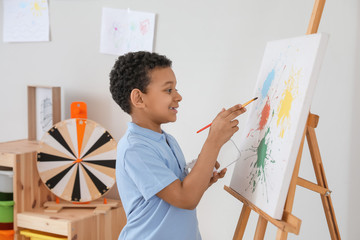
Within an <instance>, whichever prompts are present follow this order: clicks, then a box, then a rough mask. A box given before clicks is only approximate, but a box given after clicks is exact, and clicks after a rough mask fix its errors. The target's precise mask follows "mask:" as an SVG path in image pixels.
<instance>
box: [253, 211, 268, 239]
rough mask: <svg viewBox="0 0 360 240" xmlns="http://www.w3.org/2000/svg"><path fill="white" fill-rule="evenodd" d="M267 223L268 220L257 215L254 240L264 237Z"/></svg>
mask: <svg viewBox="0 0 360 240" xmlns="http://www.w3.org/2000/svg"><path fill="white" fill-rule="evenodd" d="M267 223H268V221H267V220H266V219H265V218H263V217H262V216H259V219H258V222H257V226H256V232H255V236H254V240H263V239H264V236H265V230H266V226H267Z"/></svg>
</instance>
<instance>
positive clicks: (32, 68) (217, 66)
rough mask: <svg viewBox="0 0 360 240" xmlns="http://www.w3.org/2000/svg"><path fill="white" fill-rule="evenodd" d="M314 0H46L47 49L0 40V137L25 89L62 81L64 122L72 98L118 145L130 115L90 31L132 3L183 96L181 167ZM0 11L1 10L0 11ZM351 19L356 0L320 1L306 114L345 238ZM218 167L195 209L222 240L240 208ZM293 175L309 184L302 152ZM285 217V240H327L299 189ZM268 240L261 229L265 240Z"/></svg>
mask: <svg viewBox="0 0 360 240" xmlns="http://www.w3.org/2000/svg"><path fill="white" fill-rule="evenodd" d="M313 2H314V1H311V0H307V1H302V0H297V1H288V0H258V1H253V0H247V1H246V0H242V1H239V0H226V1H215V0H195V1H166V0H153V1H146V0H139V1H130V0H123V1H116V0H103V1H101V0H87V1H85V0H71V1H70V0H50V1H49V8H50V24H51V39H52V40H51V42H46V43H16V44H15V43H3V42H0V83H1V85H0V86H1V87H0V114H1V115H0V141H9V140H17V139H23V138H26V137H27V97H26V94H27V92H26V86H27V85H51V86H61V87H62V93H63V95H62V97H63V118H62V119H67V118H69V117H70V111H69V108H70V107H69V106H70V103H71V102H73V101H85V102H86V103H87V104H88V118H89V119H92V120H94V121H96V122H98V123H100V124H101V125H103V126H104V127H105V128H106V129H108V130H109V131H110V133H112V135H113V136H114V137H115V138H116V139H117V140H119V139H120V138H121V136H122V135H123V133H124V132H125V130H126V122H127V121H129V117H128V116H127V115H126V114H124V113H123V112H122V111H121V110H120V109H119V107H117V105H116V104H115V103H114V102H113V100H112V99H111V96H110V93H109V90H108V86H109V80H108V74H109V72H110V69H111V67H112V65H113V63H114V60H115V59H116V57H115V56H111V55H104V54H100V53H99V42H100V37H99V34H100V23H101V22H100V21H101V10H102V7H113V8H121V9H126V8H130V9H132V10H139V11H146V12H154V13H156V14H157V27H156V43H155V49H154V50H155V51H156V52H159V53H161V54H165V55H167V56H168V57H169V58H171V59H172V60H173V62H174V67H173V68H174V71H175V73H176V75H177V78H178V88H179V90H180V93H181V94H182V96H183V101H182V102H181V105H180V109H179V114H178V121H177V123H175V124H169V125H167V126H164V129H165V130H167V131H168V132H170V133H172V134H173V135H174V136H175V137H176V138H177V139H178V141H179V143H180V145H181V146H182V148H183V151H184V154H185V156H186V157H187V160H191V159H193V158H194V157H196V156H197V154H198V153H199V151H200V148H201V145H202V143H203V141H204V139H205V137H206V133H202V134H201V135H196V134H195V131H196V130H197V129H198V128H199V127H202V126H203V125H204V124H206V123H208V122H210V121H211V120H212V119H213V117H214V116H215V115H216V114H217V113H218V111H220V109H221V108H222V107H229V106H231V105H233V104H235V103H241V102H244V101H246V100H248V99H250V98H251V97H252V95H251V94H252V92H253V88H254V85H255V81H256V78H257V73H258V70H259V67H260V62H261V59H262V54H263V51H264V47H265V43H266V42H267V41H269V40H276V39H281V38H287V37H293V36H298V35H302V34H304V33H305V32H306V29H307V25H308V20H309V19H310V14H311V11H312V7H313ZM2 11H3V6H2V4H1V5H0V15H1V16H2V15H3V13H2ZM359 14H360V6H359V3H358V1H357V0H342V1H328V2H327V3H326V6H325V10H324V14H323V17H322V21H321V24H320V28H319V32H327V33H329V34H330V35H331V37H330V42H329V45H328V50H327V54H326V57H325V61H324V63H323V68H322V71H321V74H320V79H319V82H318V86H317V90H316V93H315V97H314V100H313V104H312V112H313V113H316V114H318V115H320V123H319V126H318V128H317V136H318V141H319V145H320V149H321V153H322V157H323V161H324V167H325V171H326V174H327V179H328V184H329V187H330V189H331V190H332V191H333V193H332V200H333V204H334V207H335V213H336V217H337V220H338V225H339V228H340V232H341V236H342V238H343V239H357V238H358V236H359V235H360V228H359V227H358V226H357V222H358V219H357V216H358V215H359V214H360V207H359V204H358V199H359V197H360V193H359V186H358V184H359V183H360V175H359V168H360V163H359V160H360V159H359V154H358V148H359V143H360V141H359V136H360V128H359V124H358V123H359V121H360V109H359V107H358V103H359V101H360V95H359V94H358V92H359V90H360V83H359V80H360V79H359V76H360V70H359V64H360V53H359V52H360V47H359V41H360V26H359V22H360V17H359ZM2 21H3V20H2V17H0V35H1V36H2ZM245 119H246V117H243V118H241V119H240V121H241V122H240V126H241V125H243V124H244V122H245ZM238 135H239V134H237V135H236V136H234V139H235V140H236V139H237V137H238ZM222 154H224V155H222V156H225V155H226V153H222ZM228 170H229V171H228V174H227V176H226V177H225V179H223V180H222V181H219V182H218V183H217V185H215V186H214V187H213V188H212V189H210V190H209V191H208V192H206V193H205V195H204V197H203V199H202V201H201V203H200V205H199V207H198V217H199V221H200V230H201V232H202V235H203V239H204V240H208V239H225V240H227V239H231V238H232V235H233V232H234V229H235V226H236V223H237V220H238V217H239V214H240V210H241V207H242V204H241V203H240V202H239V201H238V200H236V199H235V198H233V197H232V196H230V195H229V194H228V193H227V192H225V191H224V190H223V185H224V184H225V185H228V184H229V182H230V178H231V174H232V170H233V169H232V168H229V169H228ZM300 175H301V176H302V177H304V178H307V179H309V180H314V179H315V178H314V174H313V171H312V165H311V159H310V157H309V154H308V150H307V148H305V151H304V157H303V159H302V165H301V169H300ZM115 194H116V192H115V193H113V195H115ZM294 215H295V216H297V217H299V218H300V219H302V220H303V222H302V226H301V231H300V235H299V236H294V235H290V237H289V239H329V238H330V237H329V234H328V229H327V225H326V220H325V217H324V213H323V209H322V205H321V201H320V197H319V196H318V195H317V194H315V193H312V192H310V191H308V190H305V189H302V188H298V189H297V192H296V198H295V204H294ZM256 220H257V218H256V214H252V215H251V218H250V222H249V224H248V227H247V231H246V236H245V239H252V237H253V231H254V229H255V227H256ZM275 234H276V231H275V228H274V227H273V226H271V225H270V224H269V225H268V230H267V233H266V239H274V236H275Z"/></svg>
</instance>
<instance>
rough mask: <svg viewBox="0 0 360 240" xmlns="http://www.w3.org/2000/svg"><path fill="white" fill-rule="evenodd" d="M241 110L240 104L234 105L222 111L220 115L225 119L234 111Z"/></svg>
mask: <svg viewBox="0 0 360 240" xmlns="http://www.w3.org/2000/svg"><path fill="white" fill-rule="evenodd" d="M241 108H242V106H241V104H236V105H234V106H232V107H231V108H229V109H228V110H225V111H222V112H221V114H222V115H223V116H224V117H227V116H229V115H230V114H231V113H233V112H234V111H237V110H240V109H241Z"/></svg>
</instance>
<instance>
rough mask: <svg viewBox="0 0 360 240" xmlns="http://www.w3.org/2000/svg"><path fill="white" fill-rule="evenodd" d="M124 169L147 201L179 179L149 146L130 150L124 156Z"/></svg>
mask: <svg viewBox="0 0 360 240" xmlns="http://www.w3.org/2000/svg"><path fill="white" fill-rule="evenodd" d="M124 167H125V171H126V172H127V174H128V175H129V177H130V178H131V179H132V180H133V181H134V183H135V185H136V186H137V188H138V190H139V191H140V192H141V194H142V195H143V196H144V198H145V200H148V199H150V198H151V197H152V196H154V195H155V194H157V193H158V192H160V191H161V190H162V189H163V188H165V187H166V186H168V185H169V184H170V183H172V182H174V181H175V180H176V179H178V177H177V176H176V175H175V173H174V172H172V171H171V170H170V169H169V168H168V167H167V166H166V164H165V162H164V160H163V159H162V158H161V157H160V156H159V154H158V153H156V152H155V151H154V150H153V149H151V148H149V147H147V146H134V147H131V148H129V149H128V150H127V151H126V153H125V156H124Z"/></svg>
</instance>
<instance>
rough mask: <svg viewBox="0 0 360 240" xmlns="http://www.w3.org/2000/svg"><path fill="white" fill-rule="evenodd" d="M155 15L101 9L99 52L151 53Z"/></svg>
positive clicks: (115, 53) (117, 53) (114, 53)
mask: <svg viewBox="0 0 360 240" xmlns="http://www.w3.org/2000/svg"><path fill="white" fill-rule="evenodd" d="M154 30H155V14H154V13H144V12H137V11H130V10H122V9H113V8H103V13H102V24H101V41H100V52H101V53H106V54H113V55H122V54H125V53H127V52H135V51H150V52H151V51H152V49H153V39H154Z"/></svg>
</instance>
